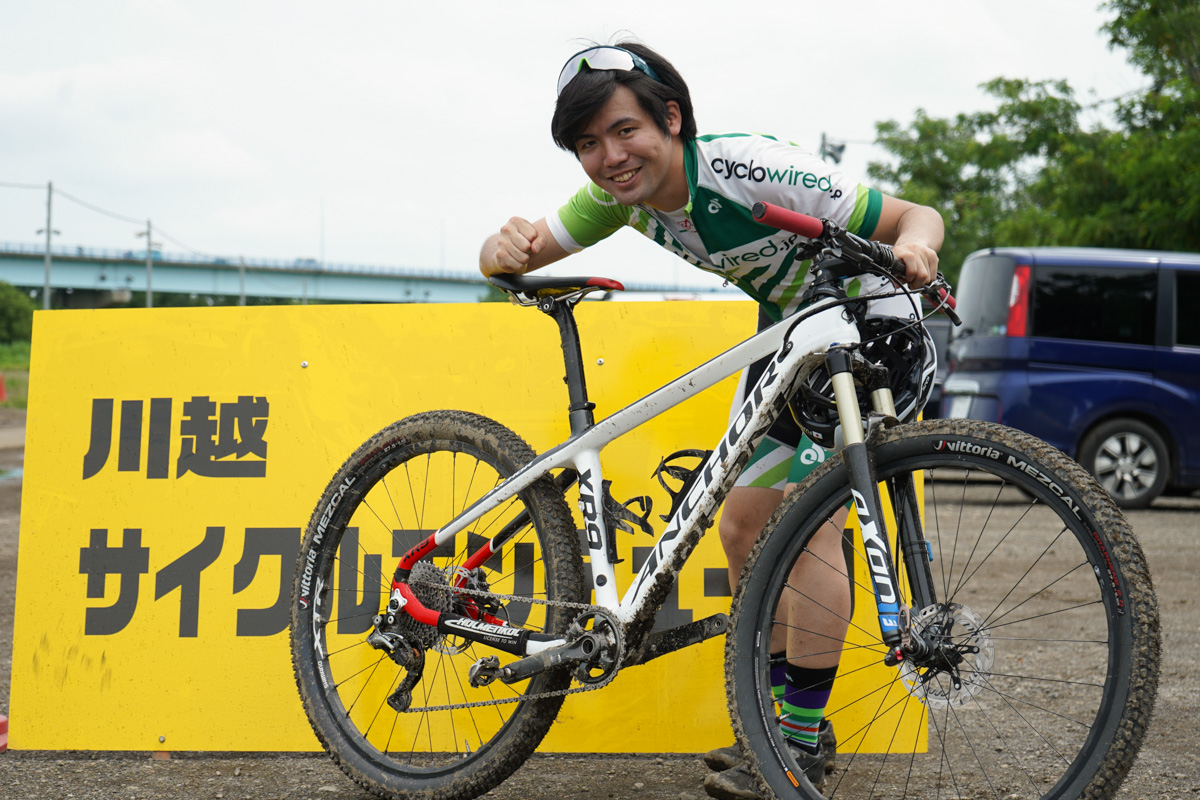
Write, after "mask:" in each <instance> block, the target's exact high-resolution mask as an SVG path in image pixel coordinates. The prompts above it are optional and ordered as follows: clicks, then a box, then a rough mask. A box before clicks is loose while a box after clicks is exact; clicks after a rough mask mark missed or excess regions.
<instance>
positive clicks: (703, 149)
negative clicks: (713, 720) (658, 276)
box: [479, 42, 943, 798]
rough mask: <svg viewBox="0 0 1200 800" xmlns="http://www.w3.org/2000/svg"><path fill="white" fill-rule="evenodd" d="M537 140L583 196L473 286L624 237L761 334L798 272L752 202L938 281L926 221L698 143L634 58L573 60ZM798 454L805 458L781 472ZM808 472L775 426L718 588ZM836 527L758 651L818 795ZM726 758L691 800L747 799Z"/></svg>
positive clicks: (829, 672)
mask: <svg viewBox="0 0 1200 800" xmlns="http://www.w3.org/2000/svg"><path fill="white" fill-rule="evenodd" d="M551 127H552V132H553V136H554V141H555V143H556V144H558V146H559V147H561V148H562V149H564V150H567V151H569V152H571V153H574V154H575V157H576V158H577V159H578V160H579V163H580V165H581V166H582V167H583V170H584V172H585V173H586V174H587V177H588V178H589V179H590V181H591V182H590V183H589V184H588V185H587V186H585V187H584V188H582V189H581V190H580V191H579V192H578V193H577V194H576V195H575V196H574V197H572V198H571V200H570V201H568V202H567V204H566V205H564V206H563V207H562V208H561V209H559V210H558V212H557V213H555V214H551V215H549V216H548V217H545V218H542V219H539V220H537V221H536V222H530V221H529V220H527V219H523V218H521V217H513V218H512V219H510V220H509V221H508V222H507V223H505V224H504V225H503V226H502V227H501V229H500V232H499V233H497V234H495V235H493V236H491V237H489V238H488V240H487V241H486V242H485V243H484V246H483V249H482V251H481V252H480V257H479V266H480V270H481V271H482V272H483V274H484V275H488V276H490V275H495V274H498V273H525V272H529V271H531V270H535V269H539V268H541V267H544V266H546V265H547V264H552V263H554V262H555V261H558V260H559V259H562V258H564V257H566V256H568V255H570V254H571V253H573V252H577V251H579V250H581V249H583V248H585V247H590V246H591V245H593V244H596V243H597V242H599V241H600V240H601V239H603V238H605V237H607V236H608V235H610V234H612V233H613V232H615V231H616V230H618V229H620V228H621V227H624V226H630V227H632V228H634V229H635V230H638V231H639V232H641V233H642V234H644V235H645V236H647V237H648V238H650V239H652V240H653V241H654V242H656V243H657V244H659V245H660V246H662V247H665V248H667V249H669V250H671V251H672V252H674V253H675V254H677V255H679V256H680V257H681V258H683V259H685V260H686V261H688V262H689V263H691V264H692V265H694V266H696V267H698V268H700V269H703V270H706V271H708V272H713V273H716V274H719V275H722V276H724V277H725V278H726V279H727V280H729V281H730V282H731V283H733V284H735V285H737V286H738V287H739V288H741V289H742V290H743V291H745V292H746V293H747V294H748V295H750V296H751V297H753V298H754V299H755V300H757V301H758V303H759V307H760V314H759V327H760V329H761V327H763V326H764V325H767V324H770V323H771V322H774V321H777V320H779V319H782V318H783V317H786V316H788V315H789V314H791V313H792V312H794V311H796V310H797V308H798V306H799V304H800V300H801V294H802V292H801V288H802V285H803V282H804V279H805V276H806V274H807V269H808V265H807V262H805V261H804V258H803V256H802V248H803V245H804V244H805V242H804V240H803V239H802V238H800V237H797V236H794V235H791V234H788V233H786V232H781V231H777V230H775V229H771V228H768V227H766V226H763V225H761V224H759V223H757V222H755V221H754V220H753V219H752V218H751V217H750V212H749V209H750V207H751V206H752V205H753V204H754V202H756V201H759V200H761V201H766V202H771V203H775V204H777V205H781V206H785V207H787V208H791V209H793V210H796V211H800V212H803V213H806V214H809V215H811V216H815V217H824V218H828V219H831V220H833V221H834V222H836V223H838V224H840V225H843V226H845V227H847V228H848V229H850V230H851V231H853V232H855V233H858V234H859V235H861V236H865V237H869V238H872V239H876V240H878V241H882V242H886V243H888V244H892V245H893V246H894V248H895V252H896V255H897V256H898V257H899V258H901V259H902V260H903V261H904V264H905V268H906V279H907V282H908V283H909V285H910V286H912V287H914V288H918V287H922V286H925V285H926V284H928V283H929V282H930V281H931V280H933V278H934V277H935V276H936V274H937V249H938V248H939V247H940V246H941V243H942V235H943V224H942V219H941V216H940V215H939V214H938V213H937V212H936V211H934V210H933V209H931V208H927V207H924V206H918V205H914V204H912V203H908V202H905V201H903V200H899V199H897V198H894V197H889V196H886V195H882V194H880V193H879V192H877V191H875V190H873V189H868V188H866V187H864V186H861V185H859V184H856V183H853V182H851V181H848V180H846V179H845V178H844V177H842V176H841V175H840V174H838V173H835V172H831V171H830V170H829V168H828V167H827V166H826V165H825V164H824V162H822V161H821V160H819V159H817V158H815V157H814V156H812V155H811V154H809V153H807V152H805V151H804V150H801V149H800V148H798V147H794V146H791V145H787V144H783V143H781V142H777V141H775V140H774V139H771V138H770V137H765V136H756V135H750V134H726V135H720V136H698V135H697V130H696V122H695V118H694V115H693V112H692V103H691V98H690V95H689V93H688V88H687V84H686V83H684V81H683V78H682V77H681V76H680V75H679V73H678V72H677V71H676V70H675V68H674V67H673V66H672V65H671V64H670V63H669V62H668V61H666V60H665V59H664V58H662V57H661V56H660V55H658V54H657V53H655V52H654V51H653V50H651V49H649V48H648V47H645V46H644V45H641V44H637V43H630V42H625V43H622V44H620V45H619V46H616V47H607V46H597V47H593V48H589V49H587V50H585V51H583V52H580V53H577V54H575V55H574V56H572V57H571V59H569V60H568V62H567V64H566V66H565V67H564V68H563V70H562V73H561V74H560V76H559V80H558V103H557V105H556V108H555V112H554V118H553V121H552V126H551ZM866 290H867V289H866V288H864V291H866ZM756 367H758V368H759V369H761V367H759V365H755V366H752V367H751V368H750V369H749V370H748V371H747V372H748V375H743V377H742V386H741V387H740V388H739V390H738V395H739V396H738V397H735V399H734V406H733V407H734V409H735V410H736V409H737V408H738V407H739V406H740V404H741V397H740V395H741V394H742V392H743V391H744V390H745V388H746V387H747V386H751V387H752V386H753V385H754V380H755V379H756V377H757V375H756ZM797 453H800V454H803V455H804V456H805V457H793V456H795V455H796V454H797ZM823 460H824V452H823V451H821V450H820V449H819V448H817V446H816V445H815V444H813V443H812V442H811V441H810V440H809V439H808V438H807V437H806V436H804V434H803V432H802V431H801V430H800V429H799V428H798V427H797V426H796V425H795V422H794V421H793V420H791V419H789V418H786V417H785V418H782V419H781V420H780V422H779V423H777V424H776V426H775V427H773V428H772V429H771V431H770V432H769V433H768V435H767V437H766V439H765V440H764V442H763V444H762V445H761V446H760V447H759V449H758V451H757V452H756V453H755V455H754V458H753V459H752V460H751V463H750V465H749V466H748V467H747V468H746V470H745V472H744V473H743V474H742V476H741V477H740V478H739V479H738V481H737V484H736V485H735V487H734V488H733V489H732V490H731V492H730V493H729V496H728V498H727V499H726V501H725V506H724V510H723V511H722V515H721V521H720V525H719V532H720V537H721V544H722V546H723V547H724V549H725V555H726V558H727V559H728V561H729V582H730V586H731V587H733V586H735V585H736V583H737V579H738V576H739V574H740V572H741V569H742V565H743V563H744V562H745V560H746V556H747V554H748V553H749V551H750V548H751V547H752V545H753V544H754V541H755V539H756V538H757V537H758V534H759V532H760V531H761V530H762V529H763V527H764V525H765V524H766V523H767V521H768V519H769V518H770V516H771V513H772V512H773V511H774V509H775V507H776V506H777V505H778V504H779V502H780V501H781V500H782V499H783V497H784V495H785V494H786V493H787V492H789V491H791V490H792V489H794V488H795V487H796V485H797V484H798V483H799V482H800V481H801V480H802V479H803V478H804V476H805V475H806V474H807V473H808V472H809V471H811V470H812V469H813V468H815V466H816V465H817V464H819V463H820V462H821V461H823ZM844 519H845V517H844V516H842V517H841V518H840V519H834V520H832V521H831V524H830V525H827V526H826V528H825V529H824V530H823V531H821V532H820V533H819V534H817V535H816V536H815V537H814V540H813V544H812V546H811V548H810V551H811V555H806V556H805V557H803V558H802V559H801V560H800V561H799V562H798V566H797V571H796V573H794V575H795V577H796V579H797V580H799V581H801V582H802V583H803V585H805V586H807V587H809V592H808V593H809V595H810V596H813V597H819V598H821V601H820V602H819V603H814V604H811V605H809V606H807V607H805V608H801V609H798V608H793V609H790V610H789V614H790V615H792V616H797V615H799V616H801V617H802V619H803V624H802V625H798V624H792V625H791V626H789V627H790V631H791V632H790V633H789V634H787V635H783V634H782V633H781V632H779V631H777V632H775V633H773V636H772V652H773V653H775V654H778V659H779V661H778V663H779V667H778V668H777V669H773V670H772V684H775V686H774V688H775V692H776V697H777V698H779V700H780V703H781V706H782V709H783V719H782V723H781V724H782V726H783V730H784V733H785V735H786V736H787V737H788V740H789V742H790V743H791V744H792V745H793V754H794V755H795V756H796V758H797V761H798V762H799V763H800V765H801V767H802V768H804V770H805V773H806V774H807V775H808V776H809V779H810V780H811V781H812V782H813V783H814V785H816V786H818V787H820V786H821V785H822V783H823V782H824V778H825V769H826V765H827V762H828V761H829V759H831V758H832V755H833V752H834V747H833V745H832V731H831V730H830V728H829V726H828V725H825V724H822V718H823V712H824V707H825V704H826V702H827V701H828V698H829V692H830V689H831V687H832V685H833V678H834V676H835V675H836V672H837V665H838V661H839V659H840V655H841V649H842V642H843V641H844V639H845V635H846V628H847V625H848V620H849V617H850V611H851V593H850V585H849V580H848V577H847V572H846V571H843V570H842V569H841V568H840V567H838V568H835V567H832V566H831V565H842V564H845V563H846V561H845V558H846V557H845V555H844V553H843V537H842V530H841V529H842V523H843V522H844ZM847 566H848V565H847ZM777 627H783V626H777ZM785 650H786V654H787V658H786V662H785V660H784V658H783V653H784V651H785ZM822 744H824V747H822ZM731 752H736V751H733V750H731V748H722V750H720V751H714V752H713V753H710V754H709V755H708V756H706V761H708V762H709V764H710V766H713V767H714V769H719V770H722V771H720V772H717V773H714V774H713V775H710V776H709V777H708V779H707V780H706V781H705V788H706V789H707V790H708V793H709V794H710V795H712V796H714V797H718V798H753V797H756V796H757V795H756V793H755V792H754V789H753V786H752V784H751V780H750V777H749V775H748V774H747V773H746V772H745V771H744V770H743V769H737V768H730V767H731V766H732V764H731V763H730V761H731V755H730V753H731Z"/></svg>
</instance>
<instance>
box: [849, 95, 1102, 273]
mask: <svg viewBox="0 0 1200 800" xmlns="http://www.w3.org/2000/svg"><path fill="white" fill-rule="evenodd" d="M984 89H985V90H986V91H987V92H988V93H989V94H990V95H992V96H993V97H996V98H997V100H998V101H999V102H998V107H997V109H996V110H995V111H989V112H976V113H973V114H965V113H964V114H959V115H958V116H957V117H955V118H954V119H953V120H950V119H937V118H933V117H929V116H928V115H927V114H926V113H925V112H924V110H918V111H917V115H916V119H915V120H914V122H913V123H911V124H910V125H909V126H908V127H902V126H901V125H900V123H898V122H896V121H894V120H889V121H887V122H881V123H879V124H878V125H876V132H877V135H878V141H879V143H880V144H882V145H883V147H884V148H885V149H886V150H888V152H890V153H892V154H893V155H894V156H895V157H896V159H897V160H896V162H894V163H891V164H884V163H879V162H873V163H871V164H870V166H869V167H868V169H867V172H868V175H870V177H871V178H872V179H873V180H875V181H878V182H880V183H882V184H883V185H885V186H886V187H888V188H890V189H891V190H892V191H894V192H896V193H897V194H898V195H899V196H900V197H903V198H904V199H906V200H911V201H913V202H917V203H924V204H926V205H930V206H932V207H934V208H937V209H939V210H940V211H941V212H942V214H943V216H945V218H946V228H947V232H948V234H947V238H946V244H945V245H944V246H943V248H942V252H941V261H942V269H943V271H944V272H946V274H947V276H948V277H950V279H951V281H953V280H955V279H956V278H957V273H958V268H959V266H960V265H961V264H962V261H963V259H964V258H965V257H966V256H967V255H968V254H969V253H970V252H972V251H973V250H977V249H979V248H980V247H985V246H987V245H991V244H996V243H997V242H996V240H995V235H996V230H997V227H998V226H999V225H1001V224H1002V223H1003V222H1005V221H1006V220H1009V219H1012V218H1014V217H1017V216H1019V215H1022V214H1023V212H1024V208H1025V206H1026V204H1027V198H1028V195H1029V192H1030V189H1031V187H1032V186H1034V185H1035V184H1036V183H1037V181H1038V180H1039V177H1040V175H1041V170H1042V168H1043V165H1044V164H1045V163H1047V161H1049V160H1051V159H1054V158H1056V157H1058V156H1059V154H1060V153H1062V151H1063V150H1064V149H1066V148H1068V147H1069V146H1070V144H1071V143H1072V142H1073V141H1075V140H1076V139H1077V138H1078V137H1079V135H1080V134H1079V125H1078V115H1079V111H1080V107H1079V104H1078V103H1077V102H1075V100H1074V96H1073V92H1072V90H1071V87H1070V86H1069V85H1068V84H1067V83H1066V82H1065V81H1040V82H1030V81H1022V80H1009V79H1004V78H997V79H995V80H993V81H991V82H989V83H987V84H985V85H984ZM1049 235H1050V234H1049V232H1045V233H1043V236H1049Z"/></svg>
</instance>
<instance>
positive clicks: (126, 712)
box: [10, 303, 911, 752]
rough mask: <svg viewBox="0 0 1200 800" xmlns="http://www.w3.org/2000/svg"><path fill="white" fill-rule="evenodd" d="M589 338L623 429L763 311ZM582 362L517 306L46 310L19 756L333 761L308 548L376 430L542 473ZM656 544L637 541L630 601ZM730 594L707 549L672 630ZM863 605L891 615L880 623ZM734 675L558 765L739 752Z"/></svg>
mask: <svg viewBox="0 0 1200 800" xmlns="http://www.w3.org/2000/svg"><path fill="white" fill-rule="evenodd" d="M578 319H579V324H580V330H581V337H582V341H583V354H584V362H585V364H587V365H588V384H589V389H590V391H591V394H592V399H593V400H594V401H595V402H596V403H597V406H598V407H597V412H596V413H597V418H602V417H604V416H606V415H607V414H610V413H612V412H614V411H616V410H618V409H619V408H621V407H623V406H624V405H626V404H628V403H630V402H633V401H634V400H636V399H638V398H640V397H642V396H644V395H645V394H647V393H648V392H650V391H652V390H653V389H655V388H657V387H658V386H659V385H660V384H661V383H663V382H665V381H666V380H667V379H668V378H671V377H674V376H677V375H679V374H682V373H683V372H685V371H686V370H687V369H690V368H691V367H694V366H696V365H697V364H699V363H701V362H703V361H704V360H706V359H708V358H710V357H712V356H714V355H716V354H717V353H719V352H721V351H723V350H724V349H726V348H727V347H728V346H729V345H730V344H732V343H734V342H736V341H739V340H740V339H742V338H745V336H747V335H748V334H749V333H751V332H752V331H753V328H754V321H755V310H754V306H753V305H752V304H750V303H586V304H583V305H582V306H581V307H580V308H579V310H578ZM561 358H562V356H561V350H560V346H559V342H558V337H557V331H556V328H555V326H554V323H553V322H552V321H551V320H549V319H548V318H546V317H544V316H543V315H541V314H539V313H537V312H535V311H533V310H531V309H519V308H516V307H513V306H510V305H508V304H499V303H497V304H481V305H479V304H472V305H386V306H309V307H260V308H206V309H156V310H123V311H112V310H98V311H55V312H49V313H47V312H38V313H37V314H36V315H35V322H34V348H33V363H32V369H31V381H30V396H29V409H30V411H29V415H28V420H27V422H28V428H27V452H26V460H25V472H24V494H23V498H22V514H21V536H20V554H19V564H18V576H17V595H16V622H15V635H14V647H13V653H14V655H13V667H12V704H11V709H10V725H11V732H10V733H11V741H10V744H11V746H12V747H13V748H14V749H90V750H271V751H281V750H315V749H319V745H318V743H317V741H316V739H315V738H314V736H313V734H312V732H311V729H310V728H309V726H308V723H307V721H306V719H305V717H304V713H303V709H302V708H301V706H300V702H299V698H298V694H297V691H296V687H295V683H294V681H293V678H292V673H291V661H290V658H289V649H288V633H287V624H288V619H289V592H290V588H291V582H292V575H293V568H294V562H295V557H296V553H297V551H298V549H299V544H300V537H301V533H302V530H303V527H304V525H305V524H306V523H307V520H308V516H309V514H310V513H311V511H312V508H313V506H314V505H315V503H316V501H317V499H318V497H319V496H320V494H321V491H322V489H323V488H324V486H325V484H326V483H327V482H328V481H329V479H330V478H331V477H332V475H333V473H334V471H335V470H336V469H337V467H338V466H339V465H340V464H341V463H342V461H343V460H344V459H345V458H346V457H347V456H348V455H349V454H350V453H351V452H352V451H353V450H354V449H355V448H356V447H357V446H358V445H359V444H361V443H362V442H363V441H365V440H366V439H367V438H368V437H369V436H370V435H371V434H373V433H374V432H375V431H377V430H379V429H380V428H382V427H384V426H385V425H387V424H389V423H391V422H393V421H395V420H398V419H401V418H403V417H405V416H408V415H410V414H413V413H417V412H420V411H427V410H431V409H440V408H453V409H461V410H466V411H473V412H476V413H479V414H483V415H485V416H489V417H492V418H494V419H496V420H498V421H500V422H501V423H503V424H505V425H507V426H508V427H510V428H512V429H513V430H515V431H516V432H517V433H518V434H520V435H521V436H523V437H524V438H525V439H526V441H528V442H529V443H530V444H531V445H532V446H533V447H534V448H535V449H536V450H539V451H541V450H545V449H547V448H549V447H551V446H553V445H555V444H557V443H559V442H561V441H562V440H564V439H565V438H566V437H567V435H568V427H567V421H566V406H567V402H568V401H567V396H566V389H565V387H564V385H563V383H562V361H561ZM733 389H734V380H732V379H731V380H729V381H726V382H724V383H722V384H720V385H719V386H717V387H715V388H714V389H711V390H709V391H707V392H705V393H703V394H701V395H699V396H697V397H696V398H694V399H692V400H689V401H688V402H687V403H685V404H683V405H682V406H680V407H678V408H676V409H673V410H672V411H670V412H668V413H666V414H664V415H662V416H660V417H658V418H657V419H655V420H653V421H651V422H650V423H648V424H646V425H644V426H643V427H642V428H640V429H638V430H637V431H635V432H634V433H632V434H630V435H629V436H627V437H625V438H623V439H621V440H618V441H617V442H615V443H614V444H613V445H611V446H610V447H609V448H607V449H606V450H605V453H604V456H605V467H606V477H607V478H610V479H611V480H612V481H613V484H612V491H613V494H614V496H616V498H617V499H618V500H621V499H624V498H627V497H633V496H635V495H641V494H649V495H651V496H652V497H654V499H655V502H656V503H658V504H659V508H661V509H663V510H665V509H666V508H667V507H669V498H667V497H666V496H665V494H664V493H663V492H662V490H661V488H660V487H658V486H657V483H655V482H654V481H653V480H652V479H651V477H650V476H651V474H652V472H653V470H654V468H655V466H657V464H658V462H659V459H660V458H661V457H662V456H664V455H667V454H669V453H672V452H674V451H676V450H680V449H684V448H705V447H708V446H711V444H712V443H714V442H716V441H717V440H718V438H719V436H720V435H721V432H722V431H723V429H724V425H725V422H726V419H727V415H728V406H729V401H730V398H731V395H732V392H733ZM652 518H653V517H652ZM651 543H652V542H651V539H650V537H647V536H644V535H642V534H638V535H637V536H636V537H635V536H624V535H623V541H622V542H621V543H620V547H621V549H622V551H621V556H622V558H624V559H625V560H624V561H623V563H621V564H620V565H618V578H619V580H620V582H621V586H622V588H623V587H624V586H627V585H628V584H629V583H630V582H631V581H632V578H633V569H634V568H635V567H636V566H640V564H641V562H642V558H644V557H645V551H644V549H643V550H641V551H639V550H638V548H646V547H648V546H649V545H650V544H651ZM379 555H380V556H381V557H382V558H383V560H384V564H385V565H387V564H388V559H390V558H391V554H390V553H382V554H379ZM390 568H391V567H390V566H385V569H390ZM725 574H726V572H725V563H724V557H723V554H722V552H721V547H720V543H719V542H718V540H717V537H716V536H715V534H714V535H710V536H707V537H706V538H705V540H704V541H702V542H701V544H700V546H699V548H698V549H697V551H696V553H695V554H694V556H693V558H692V560H691V561H690V562H689V563H688V565H687V567H686V568H685V569H684V571H683V573H682V574H681V576H680V581H679V586H678V587H677V590H676V592H675V593H673V594H672V596H671V597H670V598H669V600H668V602H667V604H666V607H665V608H664V611H663V615H664V618H665V621H666V622H667V623H668V624H679V623H681V622H687V621H691V620H693V619H700V618H702V617H706V616H709V615H711V614H716V613H718V612H724V611H728V607H729V598H728V587H727V584H726V579H725ZM856 605H857V608H858V609H859V612H861V611H862V610H863V609H864V608H865V609H866V612H867V613H868V614H869V613H870V611H871V605H872V600H871V598H870V597H869V596H860V597H859V598H858V602H857V604H856ZM871 625H872V623H871V621H870V619H869V617H867V618H866V621H865V622H864V623H863V626H864V627H869V626H871ZM852 627H853V626H852ZM722 662H723V640H722V639H716V640H713V641H709V642H706V643H704V644H702V645H699V646H696V647H693V648H689V649H687V650H685V651H682V652H680V653H676V654H673V655H670V656H666V657H664V658H661V659H658V660H656V661H654V662H652V663H650V664H647V665H645V666H642V667H638V668H635V669H631V670H629V671H627V672H625V673H622V674H621V675H620V676H619V677H618V678H617V680H616V681H615V682H614V683H613V685H612V686H610V687H607V688H605V689H603V690H601V691H599V692H593V693H584V694H578V695H572V696H571V697H568V698H567V700H566V702H565V704H564V705H563V709H562V713H561V714H560V717H559V723H558V724H556V725H555V726H554V727H553V728H552V730H551V732H550V734H549V735H548V737H547V738H546V740H545V741H544V743H543V745H542V750H544V751H552V752H553V751H557V752H579V751H593V750H594V751H620V752H639V751H654V752H664V751H676V752H696V751H700V750H705V749H707V748H709V747H715V746H719V745H722V744H728V743H729V742H730V741H731V734H730V732H729V720H728V714H727V711H726V705H725V695H724V687H723V675H722V673H723V663H722ZM834 699H835V702H836V695H835V698H834ZM910 716H911V715H910ZM615 731H620V736H612V735H611V734H612V733H613V732H615Z"/></svg>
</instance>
